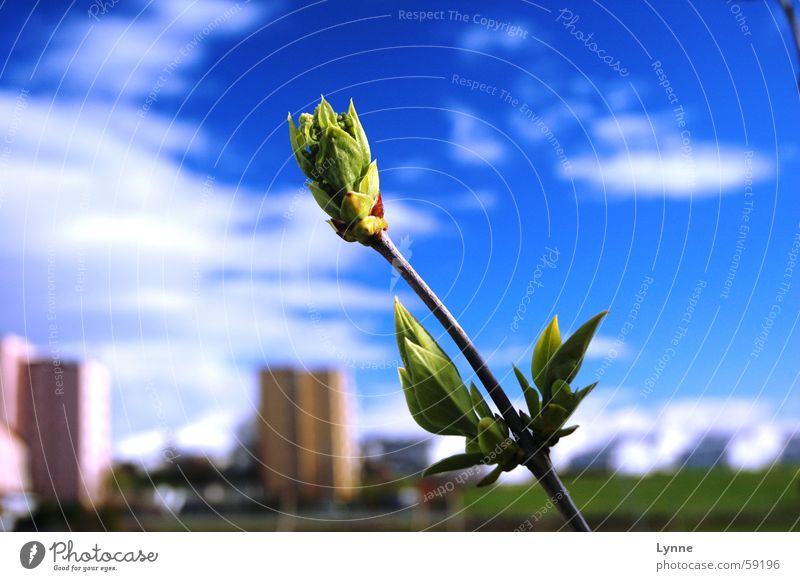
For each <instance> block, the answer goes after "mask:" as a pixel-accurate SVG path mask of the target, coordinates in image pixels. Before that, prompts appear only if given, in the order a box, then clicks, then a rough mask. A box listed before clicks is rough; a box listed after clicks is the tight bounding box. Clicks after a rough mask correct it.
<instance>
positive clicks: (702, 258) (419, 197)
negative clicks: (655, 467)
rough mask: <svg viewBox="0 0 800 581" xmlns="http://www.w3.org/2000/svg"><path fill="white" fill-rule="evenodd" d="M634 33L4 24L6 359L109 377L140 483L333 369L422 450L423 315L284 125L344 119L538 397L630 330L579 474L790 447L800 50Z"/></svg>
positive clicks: (757, 14)
mask: <svg viewBox="0 0 800 581" xmlns="http://www.w3.org/2000/svg"><path fill="white" fill-rule="evenodd" d="M629 4H630V3H626V5H625V7H624V9H623V8H620V7H616V6H612V5H603V4H600V3H594V2H584V1H576V2H572V3H570V4H568V5H564V4H555V3H539V4H536V3H530V2H521V1H520V2H508V3H504V4H503V5H502V6H492V7H489V6H487V5H486V3H483V4H479V3H457V4H456V3H442V2H434V3H430V2H425V3H422V2H416V3H415V2H402V3H372V2H338V1H335V0H330V1H321V2H309V3H289V2H269V3H267V2H263V3H259V2H249V3H246V2H240V3H238V4H236V3H229V2H226V1H223V0H213V1H208V2H169V3H166V2H162V3H155V2H149V3H148V2H127V1H125V2H123V1H120V2H118V3H116V4H112V3H105V8H103V9H102V10H101V9H100V6H101V5H102V4H101V3H90V2H86V3H84V4H72V5H71V6H69V7H67V6H64V7H55V6H52V5H47V6H43V5H36V7H35V8H31V7H30V5H29V3H24V2H4V3H3V4H2V5H0V14H1V15H2V22H3V27H4V29H5V34H3V35H2V37H0V44H1V45H2V52H1V54H2V60H1V61H0V62H2V65H0V110H2V112H3V115H2V119H3V125H2V127H0V132H1V133H2V134H3V139H2V143H3V150H2V152H1V153H2V157H0V176H2V178H1V180H0V187H1V188H2V190H0V240H2V246H0V248H1V249H2V250H0V261H2V267H3V270H4V272H5V275H4V284H3V285H2V288H0V299H2V305H3V306H2V309H0V329H1V330H2V331H3V332H9V333H15V334H19V335H23V336H26V337H27V338H28V339H29V340H30V341H31V342H33V343H35V344H37V345H38V346H39V347H40V348H41V349H42V351H43V353H45V354H47V353H52V352H55V351H57V352H59V353H62V354H71V355H73V356H75V357H90V358H95V359H99V360H101V361H103V362H105V363H106V364H107V365H108V366H109V367H110V368H111V370H112V373H113V377H114V386H113V387H114V401H113V405H114V434H115V438H116V443H117V450H118V452H119V453H120V454H123V455H132V454H138V453H140V452H142V451H145V450H149V451H152V450H153V449H157V448H158V446H159V445H163V443H164V442H165V441H166V440H177V441H178V442H179V443H183V444H186V445H191V446H195V447H199V448H201V449H205V450H210V451H214V450H222V449H226V448H228V447H230V446H231V445H232V443H233V442H234V433H233V429H234V427H235V426H236V425H237V424H238V423H239V422H240V421H241V420H242V418H244V417H247V416H248V415H249V414H251V413H253V409H254V406H256V405H257V402H256V399H255V389H254V386H255V372H256V370H257V369H258V368H259V367H260V366H262V365H264V364H267V363H269V364H292V365H303V366H307V367H318V366H322V365H335V366H338V367H341V368H342V369H344V370H345V371H346V372H347V373H348V375H349V376H350V378H351V384H352V385H353V386H354V388H355V389H356V391H357V396H356V397H355V398H354V399H355V405H356V407H357V410H358V426H359V428H358V429H359V432H360V433H377V432H384V433H386V432H391V433H408V432H411V431H413V430H414V426H413V423H412V422H411V420H410V417H408V414H407V411H406V410H405V406H404V404H403V401H402V395H401V392H400V390H399V386H398V383H397V380H396V371H395V370H396V367H397V359H398V356H397V353H396V350H395V346H394V340H393V336H392V317H391V306H392V298H393V296H394V295H395V294H397V295H399V296H400V298H401V299H402V300H403V301H404V302H405V303H406V304H407V305H408V306H409V307H410V308H412V309H413V310H414V312H415V313H416V314H418V315H419V316H421V317H426V314H425V311H424V310H423V308H422V307H421V304H420V303H419V302H417V301H416V299H415V298H414V297H413V296H411V295H410V293H409V291H408V289H407V288H406V287H405V286H404V284H403V283H402V282H398V281H397V279H396V278H395V277H393V276H392V273H391V271H390V269H389V267H388V265H386V264H385V263H383V262H382V260H381V259H380V258H379V257H378V256H377V255H376V254H374V253H373V252H371V251H369V250H367V249H365V248H362V247H359V246H357V245H346V244H344V243H343V242H341V241H340V240H338V239H337V238H336V237H335V236H334V235H333V234H332V232H331V231H330V230H329V228H328V227H327V226H326V225H325V224H324V222H323V215H322V212H321V211H319V209H318V208H316V207H315V206H314V204H313V200H311V198H310V195H309V194H308V193H307V192H306V191H304V190H303V189H302V181H303V177H302V175H301V173H300V172H299V170H298V169H297V167H296V166H295V164H294V161H293V160H292V158H291V151H290V148H289V144H288V138H287V128H286V112H287V111H291V112H292V113H293V114H298V113H299V112H301V111H304V110H309V109H310V108H311V107H312V106H313V104H314V102H315V101H316V100H318V98H319V95H320V94H321V93H323V94H325V95H326V97H328V99H329V100H330V101H331V102H332V103H333V104H334V106H335V107H336V108H338V109H344V108H345V106H346V104H347V101H348V99H349V98H351V97H352V98H354V100H355V102H356V105H357V108H358V110H359V112H360V114H361V117H362V122H363V124H364V126H365V128H366V131H367V134H368V136H369V138H370V141H371V144H372V150H373V155H374V156H375V157H377V159H378V162H379V168H380V170H381V184H382V191H383V196H384V200H385V205H386V213H387V219H388V221H389V223H390V232H391V234H392V236H393V237H394V239H395V241H396V243H398V245H399V246H401V248H403V249H404V250H405V251H406V253H407V254H409V255H410V257H411V260H412V262H413V263H414V264H415V265H416V266H417V268H418V270H419V271H420V272H421V273H422V274H423V276H424V277H425V278H426V279H427V280H428V281H429V283H430V284H431V286H432V287H433V288H434V289H436V290H437V291H439V293H440V294H441V296H442V297H443V298H444V299H445V301H446V303H447V304H448V305H449V307H450V309H451V310H452V311H453V312H454V313H455V314H457V315H458V317H459V318H460V320H461V321H462V323H463V325H464V327H465V328H466V329H467V331H468V332H469V333H470V334H471V335H472V336H473V337H474V338H475V340H476V342H477V343H478V345H479V346H480V347H481V349H482V350H483V351H484V352H485V355H486V356H487V357H488V358H489V359H490V363H491V364H492V366H493V367H494V369H495V371H496V373H497V374H498V375H499V376H500V377H501V378H502V379H503V382H504V383H505V384H507V385H508V389H509V391H512V392H513V393H514V395H515V396H516V395H517V394H516V389H515V382H514V380H513V378H512V376H511V375H509V371H510V365H511V363H514V362H518V363H519V364H520V366H521V367H522V368H523V369H525V368H527V367H528V360H529V357H530V350H531V346H532V343H533V341H534V340H535V337H536V336H537V334H538V332H539V331H540V329H541V328H542V326H543V325H544V324H545V323H546V322H547V321H548V319H549V318H550V317H552V316H553V314H555V313H557V314H558V315H559V318H560V321H561V326H562V330H569V329H574V328H575V327H576V326H577V325H578V324H580V322H582V321H583V320H585V319H587V318H588V317H590V316H591V315H593V314H595V313H596V312H597V311H600V310H602V309H606V308H609V309H610V310H611V314H610V315H609V317H608V318H607V320H606V321H605V323H604V324H603V327H602V329H601V336H600V337H599V338H598V340H597V342H596V344H595V346H594V347H593V350H592V353H591V357H590V359H589V360H588V361H587V362H586V364H585V367H584V371H583V373H582V375H581V379H583V380H584V381H585V383H587V384H588V383H590V382H592V381H594V380H595V379H601V389H599V390H598V392H596V394H593V396H592V397H593V398H594V402H593V403H591V404H590V405H588V406H587V410H586V411H585V412H583V417H582V418H581V419H582V421H583V422H584V423H585V424H586V429H584V430H582V431H581V430H579V432H577V433H576V435H575V436H573V437H571V438H570V439H571V440H573V441H574V442H575V444H573V445H572V446H573V450H577V449H578V448H580V447H581V446H584V447H586V446H589V445H592V444H593V443H596V442H597V441H601V440H603V439H609V438H611V437H613V436H614V434H615V433H616V432H615V430H618V429H621V426H632V428H631V429H634V428H635V429H637V430H639V432H636V433H643V434H644V433H648V431H652V430H653V429H655V428H654V426H661V427H663V430H662V431H664V430H666V431H669V430H670V429H674V430H676V431H681V430H682V429H683V430H685V429H688V427H687V426H690V427H692V428H691V429H693V430H694V431H696V432H697V433H699V434H701V435H702V433H705V431H707V430H708V429H714V427H715V426H717V427H718V426H725V427H727V428H730V429H731V430H734V431H736V432H737V433H741V434H745V436H747V437H746V438H744V440H743V442H744V443H743V444H741V446H743V447H744V448H746V449H748V450H751V452H752V449H755V448H764V447H765V446H766V447H769V445H772V446H773V448H775V442H777V441H778V439H776V438H778V436H777V435H776V434H781V433H785V431H786V430H788V429H790V428H791V427H792V426H795V425H796V421H797V418H798V414H800V397H799V396H798V391H797V374H798V366H797V364H796V361H794V358H793V357H792V356H791V354H792V353H796V352H797V350H798V348H799V347H800V340H799V339H798V333H797V331H796V324H797V318H798V312H800V309H798V307H799V306H800V299H798V296H800V295H798V286H799V285H800V281H798V280H797V277H798V276H800V273H793V272H792V271H791V266H792V265H791V261H792V255H791V253H792V252H793V249H794V251H796V250H797V246H796V236H797V235H798V233H799V232H800V202H798V198H797V195H796V192H797V191H798V185H800V184H798V173H797V171H796V169H795V168H796V164H797V160H798V155H800V148H798V144H797V142H796V136H797V135H798V130H799V129H800V99H799V98H798V91H797V85H796V82H795V77H796V72H797V67H798V64H797V63H796V62H795V60H794V58H793V55H794V49H793V45H792V42H791V37H790V36H789V34H788V29H787V28H786V25H785V22H784V21H783V19H782V15H781V13H780V11H779V10H778V9H777V7H776V4H777V3H775V2H768V1H764V2H741V3H738V4H736V3H726V2H724V1H723V0H720V1H719V2H712V1H704V2H699V3H691V2H669V3H658V4H656V3H647V2H643V3H634V5H629ZM93 7H94V8H93ZM423 9H424V10H427V11H433V12H434V14H432V15H429V16H431V17H430V18H428V19H426V20H420V19H419V18H418V17H417V16H415V14H414V13H415V11H419V10H423ZM456 10H458V12H459V13H460V14H459V15H456V14H455V13H454V11H456ZM793 245H794V246H793ZM543 257H547V258H546V259H543ZM787 268H788V269H789V270H787ZM781 284H788V287H784V288H783V289H782V288H781ZM781 293H783V294H781ZM779 296H780V298H778V297H779ZM523 309H524V311H523ZM53 315H54V316H55V318H54V319H53V318H50V319H48V316H51V317H52V316H53ZM425 320H426V322H427V323H429V327H430V328H431V330H432V331H433V332H434V333H435V334H436V335H441V331H440V329H439V328H438V326H437V325H435V323H434V322H433V321H432V320H431V319H430V318H426V319H425ZM53 321H55V323H56V329H55V331H54V332H53V330H52V329H50V327H49V325H50V324H51V323H52V322H53ZM442 343H443V345H444V346H445V347H446V348H447V349H449V350H450V351H451V352H452V351H453V346H452V344H451V343H450V342H449V340H447V339H446V338H444V337H443V338H442ZM756 347H758V349H756ZM462 369H463V365H462ZM463 370H464V375H465V377H466V376H468V373H467V370H466V369H463ZM664 426H666V427H664ZM764 426H768V427H769V430H772V431H769V430H768V431H767V432H764V429H765V428H764ZM659 429H661V428H659ZM593 430H594V431H593ZM580 434H583V435H580ZM747 438H749V439H747ZM765 439H766V440H765ZM566 441H567V440H565V442H566ZM665 441H666V440H665ZM669 441H670V442H672V440H669ZM764 441H769V442H772V444H769V445H765V444H764ZM673 443H674V442H673ZM664 445H665V446H666V447H667V448H669V445H672V444H669V445H667V444H664ZM565 446H566V444H565ZM747 446H750V448H747ZM664 453H665V454H666V453H668V452H664ZM743 454H744V456H747V453H744V452H743Z"/></svg>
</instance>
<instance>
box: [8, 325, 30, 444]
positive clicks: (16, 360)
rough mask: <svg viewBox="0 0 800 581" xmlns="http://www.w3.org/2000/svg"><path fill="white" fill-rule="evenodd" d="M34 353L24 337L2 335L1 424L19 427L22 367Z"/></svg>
mask: <svg viewBox="0 0 800 581" xmlns="http://www.w3.org/2000/svg"><path fill="white" fill-rule="evenodd" d="M32 353H33V348H32V347H31V345H30V344H29V343H28V342H27V341H26V340H25V339H23V338H22V337H17V336H15V335H6V336H5V337H0V424H6V425H7V426H9V427H10V428H11V429H16V427H17V400H18V399H19V398H18V396H17V391H18V389H19V371H20V367H21V366H22V365H23V364H24V363H25V362H26V361H27V360H28V357H29V356H30V355H31V354H32Z"/></svg>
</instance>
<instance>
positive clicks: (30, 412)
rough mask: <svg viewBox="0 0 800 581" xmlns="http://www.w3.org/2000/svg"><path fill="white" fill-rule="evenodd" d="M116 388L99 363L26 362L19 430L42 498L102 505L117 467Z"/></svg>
mask: <svg viewBox="0 0 800 581" xmlns="http://www.w3.org/2000/svg"><path fill="white" fill-rule="evenodd" d="M109 397H110V387H109V375H108V372H107V370H106V369H105V368H104V367H103V366H101V365H99V364H97V363H80V364H78V363H65V362H60V361H52V360H40V361H31V362H28V363H27V364H23V365H22V367H21V372H20V377H19V399H18V412H17V418H18V422H17V430H18V432H19V433H20V435H21V437H22V439H23V441H24V442H25V444H26V445H27V447H28V459H29V464H30V473H31V485H32V491H33V492H34V493H35V494H36V495H37V496H38V497H39V498H40V499H42V500H58V501H60V502H80V503H82V504H83V505H84V506H93V505H95V504H98V503H102V502H103V500H104V498H103V488H104V487H103V484H104V480H105V477H106V475H107V472H108V470H109V467H110V464H111V449H110V414H111V412H110V401H109Z"/></svg>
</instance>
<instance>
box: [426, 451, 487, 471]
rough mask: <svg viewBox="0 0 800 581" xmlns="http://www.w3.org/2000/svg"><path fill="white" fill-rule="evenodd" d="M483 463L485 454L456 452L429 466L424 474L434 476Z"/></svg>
mask: <svg viewBox="0 0 800 581" xmlns="http://www.w3.org/2000/svg"><path fill="white" fill-rule="evenodd" d="M482 463H483V454H481V453H477V454H456V455H455V456H450V457H448V458H445V459H443V460H439V461H438V462H436V463H434V464H432V465H431V466H428V467H427V468H426V469H425V470H424V471H423V472H422V475H423V476H432V475H434V474H440V473H441V472H450V471H452V470H464V469H465V468H472V467H473V466H477V465H478V464H482Z"/></svg>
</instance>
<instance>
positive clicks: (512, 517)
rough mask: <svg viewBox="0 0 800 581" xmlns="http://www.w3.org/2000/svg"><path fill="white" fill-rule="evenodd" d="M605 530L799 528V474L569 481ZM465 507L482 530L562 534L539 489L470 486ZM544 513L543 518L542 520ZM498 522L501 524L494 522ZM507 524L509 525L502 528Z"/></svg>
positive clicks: (792, 470) (719, 472)
mask: <svg viewBox="0 0 800 581" xmlns="http://www.w3.org/2000/svg"><path fill="white" fill-rule="evenodd" d="M563 480H564V482H565V484H566V485H567V488H568V489H569V490H570V492H571V494H572V496H573V498H574V499H575V501H576V503H577V504H578V506H579V507H580V508H581V510H582V511H583V512H584V514H585V515H586V517H587V519H588V520H589V521H590V523H591V524H592V525H593V526H594V527H595V528H598V529H600V530H603V529H605V530H649V531H654V530H781V531H787V530H795V531H796V530H800V469H798V468H796V467H785V466H784V467H776V468H772V469H771V470H768V471H764V472H740V473H736V472H734V471H730V470H725V469H715V470H711V471H705V470H702V471H688V470H684V471H682V472H679V473H677V474H655V475H650V476H646V477H631V476H610V475H603V474H584V475H582V476H579V477H578V476H574V477H570V476H565V477H564V478H563ZM464 508H465V509H466V511H467V513H468V514H469V515H470V516H471V517H473V519H477V520H480V519H484V520H485V521H486V524H485V525H483V526H482V527H480V528H487V529H493V530H495V529H498V528H501V529H504V528H507V527H508V523H515V522H516V523H519V524H517V525H515V526H512V527H511V530H513V529H514V528H516V527H518V526H520V525H523V524H525V523H526V522H527V523H530V524H531V525H532V526H533V528H534V530H535V529H552V528H558V526H559V521H558V518H559V517H558V514H557V513H556V510H555V509H553V508H550V507H548V506H547V498H546V496H545V494H544V492H542V490H541V488H539V487H538V486H536V485H533V484H530V485H524V486H496V487H494V488H491V489H488V490H486V489H476V488H469V489H466V490H465V491H464ZM537 512H538V514H537ZM495 521H497V522H495ZM500 522H502V523H503V524H502V525H500Z"/></svg>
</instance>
